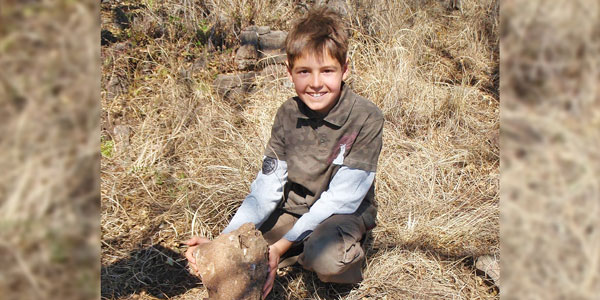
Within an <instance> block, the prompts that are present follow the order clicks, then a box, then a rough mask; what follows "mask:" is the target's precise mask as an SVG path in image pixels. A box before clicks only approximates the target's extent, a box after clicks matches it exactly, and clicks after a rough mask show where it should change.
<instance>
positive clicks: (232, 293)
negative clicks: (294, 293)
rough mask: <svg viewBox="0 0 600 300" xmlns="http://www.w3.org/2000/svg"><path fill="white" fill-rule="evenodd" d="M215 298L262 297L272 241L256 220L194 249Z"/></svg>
mask: <svg viewBox="0 0 600 300" xmlns="http://www.w3.org/2000/svg"><path fill="white" fill-rule="evenodd" d="M194 257H195V258H196V266H197V269H198V273H199V274H200V277H202V283H203V284H204V286H205V287H206V288H207V289H208V296H209V299H211V300H260V299H261V296H262V288H263V286H264V283H265V280H266V276H267V272H268V266H269V250H268V244H267V242H266V241H265V239H264V238H263V236H262V234H261V233H260V231H258V230H256V229H255V228H254V224H252V223H246V224H244V225H242V226H241V227H240V228H238V229H237V230H234V231H232V232H230V233H226V234H222V235H220V236H218V237H217V238H216V239H214V240H213V241H211V242H209V243H206V244H201V245H199V246H198V248H197V249H196V251H195V252H194Z"/></svg>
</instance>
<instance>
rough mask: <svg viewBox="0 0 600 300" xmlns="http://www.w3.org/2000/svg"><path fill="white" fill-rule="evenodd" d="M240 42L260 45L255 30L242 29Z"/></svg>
mask: <svg viewBox="0 0 600 300" xmlns="http://www.w3.org/2000/svg"><path fill="white" fill-rule="evenodd" d="M240 42H241V44H242V45H254V46H258V33H257V32H256V31H254V30H242V32H241V33H240Z"/></svg>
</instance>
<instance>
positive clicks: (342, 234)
mask: <svg viewBox="0 0 600 300" xmlns="http://www.w3.org/2000/svg"><path fill="white" fill-rule="evenodd" d="M365 234H366V228H365V224H364V221H363V219H362V218H361V217H360V216H355V215H333V216H331V217H329V218H328V219H326V220H325V221H323V222H322V223H321V224H319V226H317V228H315V230H314V231H313V233H312V234H311V235H310V236H309V237H308V239H307V240H306V241H305V242H304V252H303V253H302V254H300V257H299V259H298V262H299V263H300V264H301V265H302V266H303V267H304V268H305V269H307V270H309V271H314V272H316V273H317V275H318V277H319V279H320V280H321V281H323V282H335V283H357V282H360V281H361V280H362V265H363V262H364V260H365V254H364V250H363V249H362V245H361V241H362V240H364V236H365Z"/></svg>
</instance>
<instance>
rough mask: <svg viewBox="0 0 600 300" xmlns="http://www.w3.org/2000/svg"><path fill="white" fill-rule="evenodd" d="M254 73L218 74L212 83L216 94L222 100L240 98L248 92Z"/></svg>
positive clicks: (254, 76)
mask: <svg viewBox="0 0 600 300" xmlns="http://www.w3.org/2000/svg"><path fill="white" fill-rule="evenodd" d="M255 78H256V73H254V72H248V73H241V74H219V75H218V76H217V79H215V81H214V86H215V88H216V90H217V94H218V95H219V96H220V97H222V98H224V99H232V98H235V97H238V96H242V95H244V94H246V93H247V92H249V91H250V89H251V88H252V85H253V84H254V80H255Z"/></svg>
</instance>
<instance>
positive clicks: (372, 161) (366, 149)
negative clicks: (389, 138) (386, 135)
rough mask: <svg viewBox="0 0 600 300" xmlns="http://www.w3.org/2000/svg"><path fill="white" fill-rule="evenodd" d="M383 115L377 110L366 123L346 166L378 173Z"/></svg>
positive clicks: (347, 159)
mask: <svg viewBox="0 0 600 300" xmlns="http://www.w3.org/2000/svg"><path fill="white" fill-rule="evenodd" d="M383 123H384V119H383V115H381V113H380V112H379V110H377V111H376V112H375V113H373V114H372V115H371V116H370V117H369V118H368V119H367V120H366V122H365V125H363V127H362V128H361V130H360V133H359V134H358V136H357V137H356V141H354V144H353V145H352V149H351V150H350V152H349V153H348V155H347V156H346V157H345V158H344V165H345V166H348V167H351V168H355V169H361V170H366V171H372V172H375V171H377V160H378V159H379V153H380V152H381V147H382V145H383V141H382V135H383Z"/></svg>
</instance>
